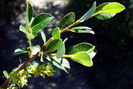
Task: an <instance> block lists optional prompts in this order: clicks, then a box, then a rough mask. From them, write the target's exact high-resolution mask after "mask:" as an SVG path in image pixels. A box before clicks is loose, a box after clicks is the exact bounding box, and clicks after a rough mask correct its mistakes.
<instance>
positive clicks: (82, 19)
mask: <svg viewBox="0 0 133 89" xmlns="http://www.w3.org/2000/svg"><path fill="white" fill-rule="evenodd" d="M95 9H96V2H94V3H93V5H92V7H91V8H90V9H89V11H88V12H86V13H85V14H84V15H83V16H82V17H81V18H80V22H84V21H85V20H87V19H88V18H89V17H90V16H91V15H92V14H93V13H94V12H95Z"/></svg>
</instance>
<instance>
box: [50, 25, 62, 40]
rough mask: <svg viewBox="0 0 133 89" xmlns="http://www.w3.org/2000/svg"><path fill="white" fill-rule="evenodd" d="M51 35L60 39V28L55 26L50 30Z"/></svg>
mask: <svg viewBox="0 0 133 89" xmlns="http://www.w3.org/2000/svg"><path fill="white" fill-rule="evenodd" d="M52 37H53V38H54V39H60V28H59V27H56V28H55V29H54V30H53V31H52Z"/></svg>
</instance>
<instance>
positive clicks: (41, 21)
mask: <svg viewBox="0 0 133 89" xmlns="http://www.w3.org/2000/svg"><path fill="white" fill-rule="evenodd" d="M52 19H53V16H51V15H50V14H46V13H42V14H39V15H38V16H36V17H35V19H34V20H33V22H32V24H31V29H32V34H33V35H34V37H36V36H37V34H38V32H39V31H40V30H41V29H43V28H44V27H46V26H47V25H48V24H49V22H50V21H51V20H52Z"/></svg>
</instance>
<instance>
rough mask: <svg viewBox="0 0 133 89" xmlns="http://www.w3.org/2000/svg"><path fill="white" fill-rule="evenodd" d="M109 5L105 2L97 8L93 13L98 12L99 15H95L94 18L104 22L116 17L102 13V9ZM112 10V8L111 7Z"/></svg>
mask: <svg viewBox="0 0 133 89" xmlns="http://www.w3.org/2000/svg"><path fill="white" fill-rule="evenodd" d="M109 4H110V2H106V3H102V4H100V5H99V6H97V8H96V11H95V13H97V12H100V13H101V14H99V15H97V16H96V18H97V19H99V20H106V19H110V18H112V17H114V16H115V15H116V13H109V14H107V13H103V11H102V10H103V8H105V7H106V6H108V5H109ZM112 8H113V7H112Z"/></svg>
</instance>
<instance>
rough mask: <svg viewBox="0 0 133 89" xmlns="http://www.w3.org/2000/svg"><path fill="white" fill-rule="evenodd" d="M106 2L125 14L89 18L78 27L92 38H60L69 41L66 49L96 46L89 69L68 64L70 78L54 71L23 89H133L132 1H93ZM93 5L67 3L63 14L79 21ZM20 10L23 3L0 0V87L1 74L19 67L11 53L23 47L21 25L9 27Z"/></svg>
mask: <svg viewBox="0 0 133 89" xmlns="http://www.w3.org/2000/svg"><path fill="white" fill-rule="evenodd" d="M108 1H116V2H119V3H121V4H123V5H124V6H125V7H126V10H124V11H123V12H121V13H119V14H117V15H116V16H115V17H113V18H112V19H109V20H105V21H100V20H97V19H95V18H92V19H90V20H88V21H86V22H85V23H83V24H80V25H85V26H86V25H87V26H89V27H91V28H92V29H93V30H94V31H95V35H90V34H74V33H69V32H68V33H65V34H64V36H63V38H65V37H68V38H69V40H68V41H67V43H66V46H67V49H69V48H70V47H71V46H72V45H75V44H77V43H80V42H89V43H92V44H93V45H96V49H97V50H98V53H97V55H96V56H95V58H94V59H93V61H94V65H93V67H91V68H87V67H84V66H82V65H80V64H78V63H75V62H72V61H70V63H71V72H70V74H66V73H64V72H63V71H60V70H57V72H56V73H55V76H54V77H52V78H46V79H42V78H35V77H34V78H30V81H29V85H30V86H29V87H24V88H23V89H133V45H132V44H133V1H131V0H97V5H99V4H100V3H103V2H108ZM93 2H94V1H93V0H70V2H69V4H68V6H67V12H70V11H72V12H75V14H76V18H77V19H79V18H80V17H81V16H82V15H83V14H84V13H85V12H86V11H87V10H88V8H90V6H91V5H92V3H93ZM22 6H25V1H20V0H11V1H10V0H0V77H1V79H0V83H2V82H3V81H4V78H3V77H2V71H3V70H7V71H8V72H10V71H11V70H12V69H13V68H14V67H17V66H18V64H20V60H19V58H20V57H18V56H15V55H13V51H14V49H16V48H17V47H22V48H23V47H25V46H26V45H27V44H26V38H25V37H24V35H23V34H21V33H19V32H18V30H17V29H18V27H19V25H20V24H21V23H17V24H15V25H13V24H12V23H11V20H13V19H15V18H16V16H17V15H18V14H20V13H21V12H22V11H23V10H25V9H22V8H21V7H22ZM67 12H64V13H67ZM35 42H36V41H35ZM22 61H23V60H22ZM31 85H32V86H31Z"/></svg>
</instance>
